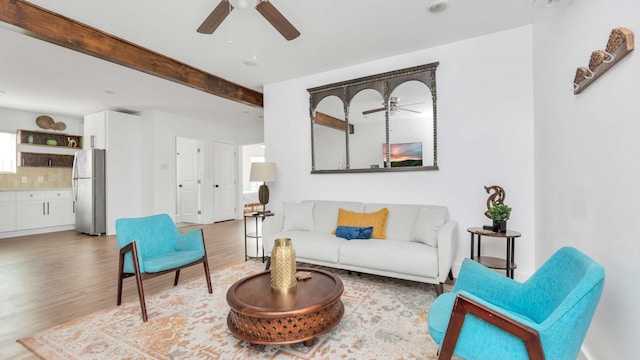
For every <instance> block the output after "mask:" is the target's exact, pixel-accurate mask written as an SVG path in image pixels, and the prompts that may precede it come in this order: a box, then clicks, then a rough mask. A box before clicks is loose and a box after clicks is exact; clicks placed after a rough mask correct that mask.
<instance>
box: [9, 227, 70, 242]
mask: <svg viewBox="0 0 640 360" xmlns="http://www.w3.org/2000/svg"><path fill="white" fill-rule="evenodd" d="M75 228H76V226H75V225H61V226H54V227H48V228H40V229H29V230H16V231H7V232H0V239H6V238H12V237H17V236H25V235H36V234H44V233H50V232H56V231H64V230H74V229H75Z"/></svg>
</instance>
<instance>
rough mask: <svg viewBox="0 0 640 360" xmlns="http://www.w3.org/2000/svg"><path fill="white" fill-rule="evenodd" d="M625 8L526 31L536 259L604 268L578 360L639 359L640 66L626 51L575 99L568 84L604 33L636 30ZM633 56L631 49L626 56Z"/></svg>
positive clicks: (544, 20)
mask: <svg viewBox="0 0 640 360" xmlns="http://www.w3.org/2000/svg"><path fill="white" fill-rule="evenodd" d="M638 24H640V5H639V4H638V3H637V2H636V1H633V0H611V1H584V0H583V1H574V3H573V5H572V6H571V7H569V8H567V9H564V10H554V11H540V12H539V13H538V14H537V17H536V19H535V23H534V51H533V53H534V76H535V82H534V88H535V102H534V103H535V108H534V110H535V160H536V161H535V174H536V177H535V181H536V184H535V193H536V233H537V237H538V240H537V246H536V259H537V263H538V264H540V263H541V262H543V261H544V260H545V259H547V258H548V257H549V256H550V255H551V254H552V253H553V252H554V251H556V250H557V249H558V248H560V247H561V246H565V245H570V246H575V247H576V248H578V249H580V250H581V251H583V252H585V253H587V254H588V255H590V256H591V257H593V258H594V259H595V260H596V261H598V262H599V263H601V264H602V265H604V267H605V270H606V281H605V288H604V292H603V296H602V300H601V302H600V304H599V307H598V309H597V311H596V315H595V317H594V320H593V322H592V324H591V327H590V330H589V334H588V336H587V339H586V341H585V343H584V350H585V353H586V355H587V357H588V358H592V359H602V360H606V359H634V358H638V356H639V355H638V354H640V342H638V340H637V336H638V334H640V325H639V320H640V306H639V305H638V299H640V286H638V278H640V241H638V239H637V236H635V235H636V232H637V229H636V226H637V224H636V222H637V221H638V211H639V209H640V190H639V189H640V187H639V181H638V180H640V166H639V165H638V155H639V154H640V142H639V141H638V139H639V136H638V134H640V121H638V114H640V101H638V89H637V85H638V83H639V80H640V61H639V59H638V55H639V54H637V53H634V52H632V53H631V54H629V55H628V56H627V57H626V58H624V59H623V60H622V61H621V62H619V63H618V64H617V65H615V66H614V67H613V68H611V69H610V70H609V71H608V72H607V73H606V74H604V76H602V77H601V78H599V79H598V80H596V81H595V82H594V83H593V84H592V85H591V86H590V87H588V88H587V89H585V90H584V92H582V93H581V94H579V95H573V92H572V90H571V89H570V88H571V85H570V84H569V82H570V81H571V80H573V78H574V76H575V71H576V68H577V67H579V66H587V65H588V63H589V57H590V55H591V52H592V51H594V50H598V49H604V47H605V45H606V43H607V40H608V37H609V33H610V32H611V29H612V28H615V27H619V26H622V27H626V28H628V29H630V30H632V31H635V33H636V45H637V34H638V32H639V31H640V27H639V26H638ZM635 52H637V50H636V51H635Z"/></svg>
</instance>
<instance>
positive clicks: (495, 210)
mask: <svg viewBox="0 0 640 360" xmlns="http://www.w3.org/2000/svg"><path fill="white" fill-rule="evenodd" d="M510 215H511V208H510V207H509V206H507V205H505V204H495V205H494V206H492V207H491V209H489V218H491V220H493V228H492V230H493V231H494V232H502V233H503V232H507V220H509V216H510Z"/></svg>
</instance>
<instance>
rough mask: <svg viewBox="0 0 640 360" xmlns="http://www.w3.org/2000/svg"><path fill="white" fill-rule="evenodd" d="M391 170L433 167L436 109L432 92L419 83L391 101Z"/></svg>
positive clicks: (403, 87)
mask: <svg viewBox="0 0 640 360" xmlns="http://www.w3.org/2000/svg"><path fill="white" fill-rule="evenodd" d="M389 109H390V110H389V145H390V148H391V156H390V161H391V167H404V166H433V165H434V163H433V106H432V101H431V91H430V90H429V88H428V87H427V86H426V85H425V84H423V83H421V82H419V81H407V82H405V83H402V84H401V85H400V86H398V87H397V88H396V89H395V90H393V92H392V93H391V96H390V97H389Z"/></svg>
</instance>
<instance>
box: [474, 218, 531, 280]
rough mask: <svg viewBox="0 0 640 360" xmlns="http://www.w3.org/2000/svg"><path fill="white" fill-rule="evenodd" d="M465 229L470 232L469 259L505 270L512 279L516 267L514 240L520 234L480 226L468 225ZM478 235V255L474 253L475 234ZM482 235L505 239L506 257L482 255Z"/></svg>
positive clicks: (492, 267)
mask: <svg viewBox="0 0 640 360" xmlns="http://www.w3.org/2000/svg"><path fill="white" fill-rule="evenodd" d="M467 231H468V232H469V233H470V234H471V260H475V261H477V262H479V263H480V264H482V265H484V266H486V267H488V268H491V269H499V270H502V269H504V270H505V273H506V276H508V277H510V278H512V279H513V270H515V269H516V268H517V267H518V264H516V263H515V249H516V242H515V239H516V238H517V237H520V236H522V234H520V233H519V232H517V231H513V230H507V232H503V233H501V232H495V231H491V230H486V229H484V228H482V227H470V228H468V229H467ZM476 235H477V236H478V249H477V250H478V253H477V254H478V255H477V256H475V254H474V241H475V236H476ZM482 236H488V237H494V238H503V239H506V240H507V258H506V259H501V258H496V257H491V256H482V255H481V254H482V253H481V252H480V248H481V242H482Z"/></svg>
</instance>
